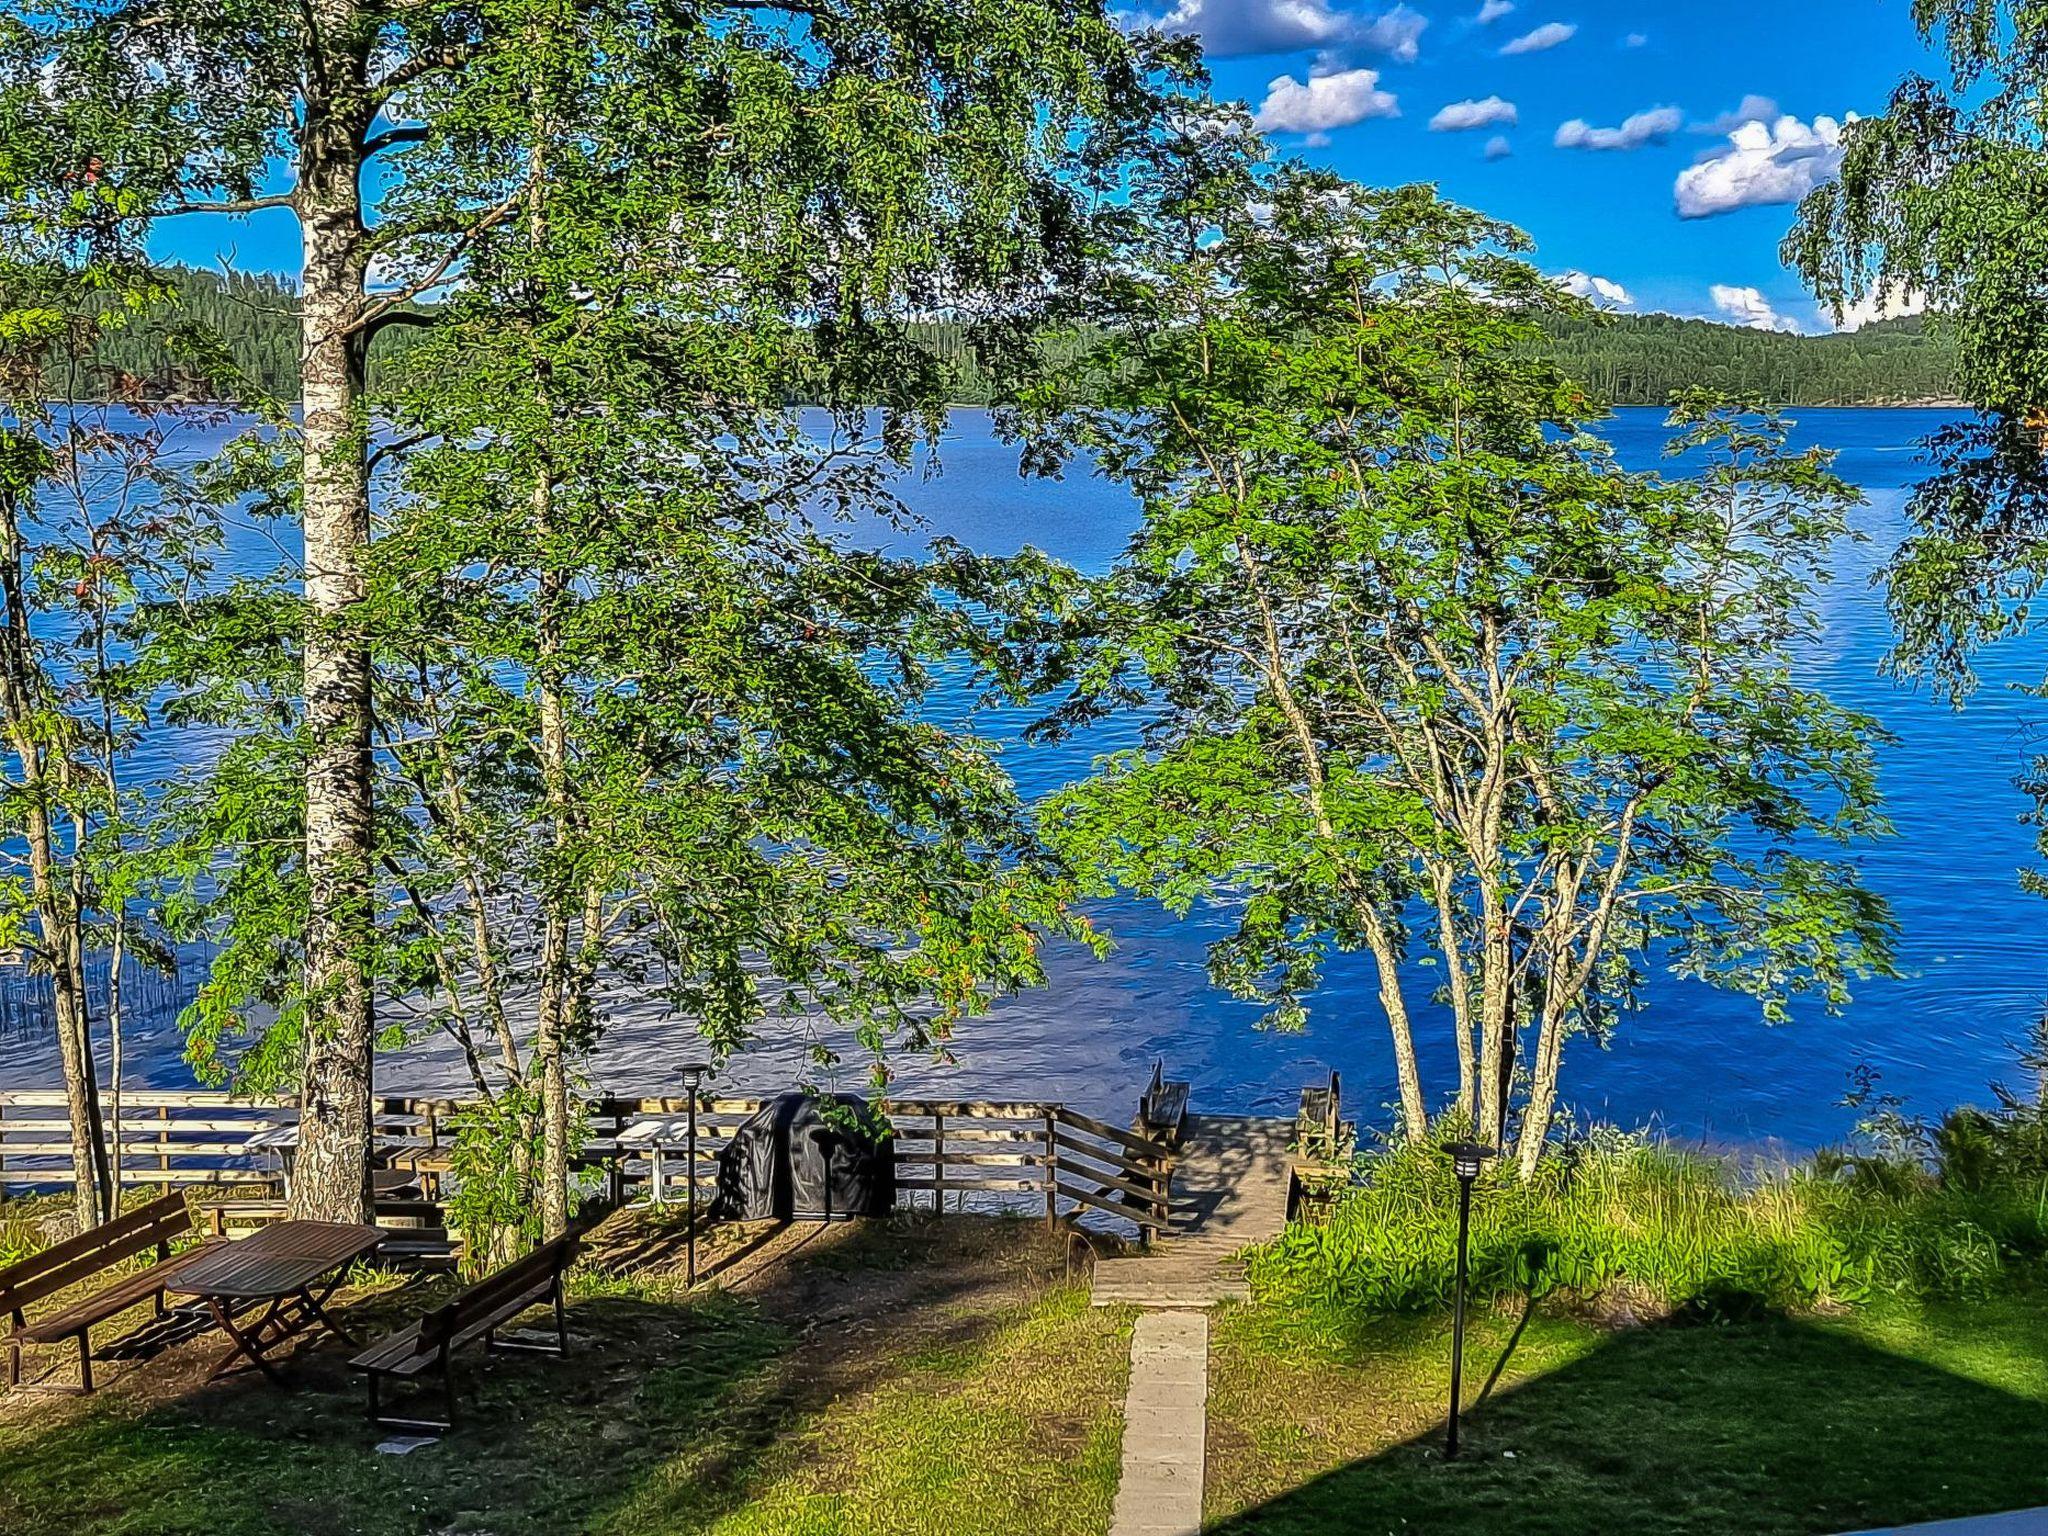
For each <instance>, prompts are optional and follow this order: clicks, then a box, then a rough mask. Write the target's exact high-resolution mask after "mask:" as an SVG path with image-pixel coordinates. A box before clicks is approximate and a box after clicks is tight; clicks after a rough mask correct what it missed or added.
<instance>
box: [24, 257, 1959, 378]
mask: <svg viewBox="0 0 2048 1536" xmlns="http://www.w3.org/2000/svg"><path fill="white" fill-rule="evenodd" d="M165 277H166V280H167V281H168V283H169V284H170V286H171V287H173V288H174V289H175V290H176V295H177V296H176V299H175V301H174V302H170V303H166V304H165V305H163V306H161V307H160V308H159V309H157V310H155V311H153V312H151V313H150V314H149V315H147V316H145V317H144V318H143V319H142V320H140V321H139V322H138V323H136V324H133V325H131V326H129V327H127V328H124V329H121V330H114V331H109V332H108V333H106V335H105V336H104V337H103V338H102V340H101V343H100V347H99V350H98V352H97V354H96V355H95V357H94V359H93V361H94V364H95V367H94V369H93V370H92V372H91V374H90V375H89V376H88V377H87V378H86V379H85V382H84V385H83V387H77V386H76V385H75V384H73V383H72V382H71V381H68V380H65V379H56V378H53V379H52V381H51V393H52V394H53V396H55V397H57V398H60V399H62V398H78V399H93V400H105V399H121V398H129V397H134V396H141V397H145V398H150V399H218V398H222V397H223V396H224V395H225V396H227V397H228V398H232V399H235V400H238V401H240V402H243V403H254V402H256V401H259V400H292V399H296V398H297V396H298V393H299V375H298V333H297V326H298V319H297V310H296V306H297V302H298V301H297V296H296V294H295V292H294V291H293V289H292V287H291V285H290V284H289V283H288V282H286V281H285V280H283V279H280V278H277V277H274V276H270V275H267V274H251V273H240V272H231V273H225V274H223V273H214V272H206V271H199V270H196V269H192V268H173V269H170V270H169V271H168V272H166V273H165ZM1544 329H1545V331H1546V333H1547V334H1548V337H1549V344H1550V353H1551V356H1552V358H1553V360H1554V361H1555V362H1556V363H1557V364H1558V365H1559V366H1560V367H1561V368H1562V369H1563V370H1564V372H1565V373H1566V374H1568V375H1569V376H1571V377H1572V378H1575V379H1578V380H1579V381H1580V382H1582V383H1583V384H1585V385H1586V387H1587V388H1588V389H1589V390H1591V391H1592V393H1593V395H1594V396H1595V397H1596V398H1597V399H1599V400H1601V401H1603V402H1605V403H1607V404H1610V405H1648V406H1663V405H1667V404H1669V403H1670V402H1671V401H1672V400H1673V399H1674V398H1675V397H1676V396H1678V395H1679V394H1681V393H1683V392H1684V391H1685V390H1688V389H1711V390H1714V391H1717V392H1720V393H1724V394H1729V395H1733V396H1739V397H1745V398H1757V399H1764V400H1769V401H1773V402H1775V403H1778V404H1783V405H1805V406H1816V405H1824V406H1897V405H1929V404H1945V403H1947V402H1949V401H1951V400H1953V399H1954V398H1955V394H1956V390H1955V373H1954V354H1953V350H1952V348H1951V347H1950V345H1949V344H1948V342H1947V341H1946V340H1945V339H1944V338H1943V337H1942V336H1941V335H1940V333H1939V332H1938V330H1936V329H1935V328H1932V327H1930V326H1928V325H1927V324H1926V323H1925V322H1924V321H1922V320H1919V319H1908V320H1892V321H1884V322H1881V323H1879V324H1876V325H1870V326H1866V327H1864V328H1863V329H1862V330H1860V331H1850V332H1842V333H1838V334H1835V335H1828V336H1794V335H1787V334H1785V333H1782V332H1773V331H1758V330H1750V329H1745V328H1742V327H1739V326H1732V325H1721V324H1717V323H1716V322H1714V321H1711V320H1683V319H1679V318H1678V317H1676V316H1673V315H1607V316H1601V317H1598V318H1595V319H1553V320H1551V321H1549V322H1548V323H1547V324H1546V325H1545V327H1544ZM911 333H912V338H913V339H914V340H915V341H916V342H917V343H918V344H919V345H920V346H922V347H923V348H925V349H926V350H927V351H928V352H929V353H930V354H931V355H932V356H933V357H934V358H935V359H936V360H937V361H938V363H939V365H940V370H941V376H942V377H943V378H944V379H945V380H946V382H947V393H948V395H949V396H950V397H951V399H952V400H953V401H954V403H955V404H958V405H988V404H990V403H992V401H993V398H994V394H995V390H994V387H993V384H992V381H991V380H990V378H989V376H988V374H987V373H986V372H985V371H984V370H983V369H982V368H981V367H980V366H979V364H978V363H977V361H976V357H975V351H974V346H973V343H972V340H971V338H970V337H969V334H968V332H967V330H966V328H965V327H963V326H960V325H956V324H950V323H932V324H927V325H917V326H913V327H911ZM417 342H418V333H417V332H416V331H414V330H410V329H403V328H397V329H393V330H391V331H387V332H386V333H385V334H384V335H383V336H382V337H381V338H380V340H379V343H378V345H377V347H376V348H375V349H374V350H373V352H372V354H371V359H370V367H371V373H372V376H373V379H375V380H378V381H379V382H383V383H390V382H394V380H393V379H392V378H380V377H379V376H382V375H387V374H391V373H392V372H393V371H394V370H397V369H399V368H400V367H401V366H402V364H401V363H400V359H402V358H404V357H405V356H406V355H407V354H408V352H410V351H411V349H412V347H413V346H415V345H417ZM1063 344H1064V345H1065V348H1066V350H1073V347H1072V344H1071V342H1069V341H1065V339H1064V338H1063V339H1062V341H1060V342H1054V343H1051V344H1050V347H1051V348H1054V349H1057V348H1060V347H1061V346H1062V345H1063ZM223 376H225V377H228V378H231V379H238V380H240V381H242V384H243V387H242V388H240V389H238V390H233V391H229V390H226V389H224V388H223V387H222V386H221V385H220V383H219V382H218V380H220V379H221V378H222V377H223ZM814 398H815V397H814V396H813V394H812V393H811V392H799V394H798V398H796V399H794V400H792V402H791V403H793V404H809V403H813V401H814Z"/></svg>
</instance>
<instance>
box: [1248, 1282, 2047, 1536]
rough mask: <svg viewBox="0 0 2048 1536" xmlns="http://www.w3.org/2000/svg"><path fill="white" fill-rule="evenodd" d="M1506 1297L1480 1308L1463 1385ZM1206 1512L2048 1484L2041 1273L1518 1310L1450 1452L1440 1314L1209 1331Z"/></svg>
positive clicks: (1917, 1491)
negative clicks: (2022, 1286)
mask: <svg viewBox="0 0 2048 1536" xmlns="http://www.w3.org/2000/svg"><path fill="white" fill-rule="evenodd" d="M1515 1321H1516V1320H1515V1318H1513V1317H1500V1316H1493V1315H1486V1316H1482V1317H1480V1318H1479V1319H1477V1320H1476V1323H1475V1326H1474V1327H1473V1328H1472V1330H1471V1334H1470V1342H1469V1351H1470V1352H1469V1353H1468V1355H1467V1357H1466V1358H1467V1367H1466V1369H1467V1375H1466V1381H1467V1390H1468V1393H1469V1394H1471V1396H1468V1399H1467V1401H1468V1402H1470V1401H1472V1398H1473V1397H1476V1396H1477V1394H1478V1393H1479V1392H1480V1390H1481V1388H1482V1386H1483V1385H1484V1384H1485V1382H1486V1379H1487V1377H1488V1375H1489V1374H1490V1373H1491V1372H1492V1371H1493V1369H1494V1366H1495V1364H1496V1362H1498V1361H1499V1360H1500V1359H1501V1357H1502V1355H1503V1353H1504V1352H1506V1351H1507V1350H1508V1346H1509V1342H1510V1339H1511V1337H1512V1335H1513V1333H1514V1324H1515ZM1211 1337H1212V1346H1211V1350H1212V1353H1211V1361H1210V1369H1211V1381H1210V1392H1211V1396H1210V1421H1209V1448H1208V1454H1209V1481H1208V1492H1207V1506H1208V1508H1207V1513H1208V1517H1209V1522H1210V1523H1209V1527H1208V1528H1209V1529H1210V1531H1212V1532H1215V1533H1229V1536H1251V1533H1254V1532H1257V1533H1261V1536H1265V1533H1280V1532H1303V1533H1306V1532H1318V1533H1320V1532H1328V1531H1339V1530H1341V1531H1345V1532H1355V1533H1361V1536H1376V1533H1380V1532H1389V1533H1391V1532H1407V1533H1415V1532H1427V1533H1428V1536H1460V1533H1472V1536H1479V1533H1487V1536H1498V1533H1501V1532H1514V1533H1516V1536H1553V1533H1554V1536H1567V1533H1569V1536H1585V1533H1589V1532H1610V1531H1612V1532H1622V1531H1626V1532H1629V1533H1631V1536H1643V1533H1660V1532H1668V1533H1687V1536H1693V1533H1697V1536H1707V1533H1715V1536H1732V1533H1738V1532H1739V1533H1744V1536H1769V1533H1787V1536H1789V1533H1821V1532H1834V1531H1844V1530H1856V1529H1861V1528H1865V1527H1870V1526H1883V1525H1891V1524H1895V1523H1900V1522H1905V1521H1910V1520H1924V1519H1933V1518H1937V1517H1945V1516H1953V1515H1963V1514H1975V1513H1982V1512H1986V1511H1991V1510H1998V1509H2010V1508H2016V1507H2021V1506H2026V1505H2033V1504H2044V1503H2048V1296H2042V1295H2019V1296H2007V1297H2004V1298H2001V1299H1998V1300H1993V1301H1987V1302H1973V1303H1969V1304H1960V1303H1958V1304H1943V1305H1936V1306H1925V1307H1920V1306H1911V1307H1909V1306H1903V1305H1887V1306H1885V1307H1882V1308H1873V1309H1871V1310H1868V1311H1863V1312H1858V1313H1855V1314H1851V1315H1847V1316H1841V1317H1835V1318H1829V1319H1812V1318H1801V1319H1790V1318H1762V1319H1758V1320H1755V1321H1747V1322H1740V1323H1725V1324H1707V1323H1690V1324H1687V1323H1666V1324H1659V1325H1655V1326H1644V1327H1636V1328H1630V1329H1626V1330H1621V1331H1615V1330H1611V1329H1602V1328H1596V1327H1593V1326H1589V1325H1588V1324H1585V1323H1583V1322H1578V1321H1573V1320H1570V1319H1566V1318H1560V1317H1546V1316H1542V1315H1538V1316H1536V1317H1535V1318H1533V1319H1532V1320H1531V1321H1530V1323H1529V1325H1528V1327H1527V1329H1526V1330H1525V1331H1524V1332H1523V1334H1522V1336H1521V1338H1520V1339H1519V1341H1517V1342H1516V1343H1515V1346H1514V1348H1513V1350H1512V1353H1510V1354H1508V1357H1507V1364H1506V1367H1505V1369H1504V1371H1503V1372H1502V1374H1501V1378H1500V1381H1499V1384H1498V1385H1497V1386H1496V1387H1495V1389H1494V1391H1493V1393H1492V1395H1491V1397H1490V1398H1489V1399H1488V1400H1487V1401H1486V1402H1484V1403H1483V1404H1482V1405H1480V1406H1479V1407H1478V1408H1477V1409H1476V1410H1474V1411H1471V1412H1470V1413H1469V1414H1468V1417H1467V1420H1466V1437H1465V1439H1466V1453H1465V1455H1464V1456H1463V1457H1461V1459H1460V1460H1459V1461H1458V1462H1456V1463H1453V1464H1446V1463H1445V1461H1444V1460H1443V1457H1442V1418H1443V1405H1444V1401H1445V1396H1446V1393H1447V1391H1448V1384H1449V1366H1448V1353H1449V1337H1450V1327H1449V1322H1448V1320H1447V1319H1445V1318H1443V1317H1440V1316H1432V1317H1429V1318H1414V1317H1381V1318H1374V1319H1371V1320H1364V1321H1358V1320H1347V1319H1343V1318H1340V1317H1336V1316H1333V1315H1329V1314H1324V1315H1315V1314H1310V1315H1306V1316H1291V1315H1287V1314H1283V1313H1280V1312H1279V1311H1278V1310H1277V1309H1272V1308H1267V1307H1261V1306H1248V1307H1241V1308H1234V1309H1231V1310H1229V1311H1226V1312H1224V1313H1222V1314H1220V1315H1219V1316H1218V1318H1217V1320H1216V1324H1215V1326H1214V1328H1213V1330H1212V1335H1211Z"/></svg>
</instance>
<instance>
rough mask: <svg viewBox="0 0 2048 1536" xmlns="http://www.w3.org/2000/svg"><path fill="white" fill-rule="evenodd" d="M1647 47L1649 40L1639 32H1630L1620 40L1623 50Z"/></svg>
mask: <svg viewBox="0 0 2048 1536" xmlns="http://www.w3.org/2000/svg"><path fill="white" fill-rule="evenodd" d="M1649 45H1650V39H1649V38H1648V37H1647V36H1645V35H1644V34H1643V33H1641V32H1631V33H1629V35H1628V36H1627V37H1624V38H1623V39H1622V40H1621V46H1622V47H1624V48H1647V47H1649Z"/></svg>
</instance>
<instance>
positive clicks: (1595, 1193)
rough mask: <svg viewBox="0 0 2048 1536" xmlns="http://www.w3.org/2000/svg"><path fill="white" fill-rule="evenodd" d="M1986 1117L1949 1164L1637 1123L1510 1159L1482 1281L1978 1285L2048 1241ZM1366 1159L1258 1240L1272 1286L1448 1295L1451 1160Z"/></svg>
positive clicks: (1755, 1300)
mask: <svg viewBox="0 0 2048 1536" xmlns="http://www.w3.org/2000/svg"><path fill="white" fill-rule="evenodd" d="M1985 1118H1988V1119H1994V1120H1995V1119H1997V1118H1998V1117H1985ZM1951 1119H1952V1120H1953V1119H1954V1117H1951ZM1983 1132H1984V1127H1983V1126H1982V1125H1975V1124H1973V1125H1972V1126H1970V1127H1968V1128H1967V1129H1966V1130H1965V1131H1964V1132H1963V1133H1961V1134H1959V1135H1958V1136H1957V1137H1956V1138H1955V1145H1956V1146H1957V1148H1958V1149H1959V1156H1958V1158H1957V1165H1956V1168H1955V1172H1954V1175H1953V1176H1952V1177H1951V1176H1949V1175H1947V1174H1946V1172H1945V1171H1944V1169H1943V1168H1942V1166H1941V1165H1940V1163H1939V1161H1938V1160H1937V1161H1936V1162H1934V1163H1933V1164H1932V1165H1931V1166H1924V1167H1918V1168H1906V1167H1903V1166H1902V1165H1899V1164H1896V1163H1887V1162H1876V1163H1873V1162H1870V1161H1869V1160H1858V1159H1852V1158H1846V1157H1836V1158H1832V1159H1823V1160H1816V1161H1815V1162H1814V1163H1812V1164H1809V1165H1806V1166H1803V1167H1797V1168H1775V1169H1756V1168H1749V1169H1745V1168H1742V1167H1740V1166H1738V1165H1737V1164H1735V1163H1733V1162H1731V1161H1728V1160H1724V1159H1717V1158H1712V1157H1707V1156H1703V1155H1700V1154H1696V1153H1691V1152H1686V1151H1681V1150H1678V1149H1676V1148H1673V1147H1670V1146H1667V1145H1660V1144H1658V1143H1654V1142H1650V1141H1647V1140H1643V1139H1639V1138H1634V1139H1631V1138H1618V1137H1614V1136H1611V1135H1610V1136H1608V1137H1606V1138H1604V1139H1601V1140H1597V1141H1584V1142H1579V1143H1576V1144H1573V1145H1570V1146H1567V1147H1563V1148H1560V1149H1559V1150H1558V1151H1556V1152H1555V1153H1553V1154H1552V1155H1551V1156H1549V1157H1548V1158H1546V1159H1545V1161H1544V1162H1543V1163H1542V1165H1541V1166H1540V1167H1539V1169H1538V1172H1537V1174H1536V1176H1535V1177H1534V1178H1533V1179H1531V1180H1530V1181H1529V1182H1528V1183H1527V1184H1523V1183H1520V1182H1517V1181H1516V1180H1515V1179H1514V1178H1513V1176H1512V1175H1511V1174H1508V1173H1505V1172H1497V1173H1496V1174H1494V1175H1493V1176H1491V1177H1489V1178H1488V1179H1486V1180H1484V1181H1482V1183H1481V1184H1480V1185H1479V1187H1478V1188H1477V1190H1476V1191H1475V1193H1474V1199H1473V1212H1472V1256H1471V1257H1472V1284H1473V1288H1474V1293H1475V1294H1476V1295H1478V1296H1479V1297H1481V1298H1492V1299H1507V1298H1511V1297H1515V1296H1528V1295H1533V1296H1538V1297H1541V1296H1546V1295H1550V1294H1552V1293H1557V1292H1563V1293H1568V1294H1570V1295H1572V1296H1575V1297H1578V1298H1582V1299H1591V1298H1599V1297H1613V1298H1620V1299H1625V1300H1628V1301H1629V1302H1631V1303H1635V1304H1648V1305H1651V1306H1657V1307H1662V1308H1666V1309H1670V1310H1674V1311H1695V1312H1700V1313H1705V1314H1710V1315H1727V1314H1730V1313H1735V1312H1740V1311H1744V1310H1750V1309H1754V1308H1756V1307H1771V1308H1794V1309H1798V1308H1810V1307H1815V1306H1824V1305H1853V1304H1855V1303H1858V1302H1862V1301H1864V1300H1867V1299H1869V1298H1871V1297H1873V1296H1876V1295H1918V1296H1966V1295H1976V1294H1982V1293H1983V1292H1984V1291H1986V1290H1988V1289H1990V1288H1992V1287H1994V1286H1996V1285H1999V1284H2002V1283H2006V1282H2009V1281H2011V1280H2012V1279H2014V1278H2016V1277H2017V1276H2020V1275H2022V1274H2025V1273H2026V1272H2027V1271H2029V1270H2030V1269H2032V1268H2033V1267H2034V1266H2035V1265H2037V1264H2038V1262H2039V1261H2040V1259H2041V1258H2042V1256H2043V1255H2044V1254H2048V1174H2044V1173H2043V1172H2042V1171H2040V1170H2039V1169H2038V1168H2037V1167H2035V1166H2034V1165H2032V1163H2031V1161H2030V1160H2024V1159H2023V1160H2021V1161H2020V1162H2019V1163H2018V1164H2017V1165H2015V1164H2014V1163H2013V1162H2010V1161H2008V1160H2004V1159H2002V1158H2000V1157H1999V1156H1998V1155H1996V1154H1995V1153H1988V1152H1987V1151H1986V1147H1987V1145H1988V1144H1990V1143H1992V1142H1997V1141H1998V1139H1999V1138H1997V1137H1991V1138H1987V1137H1986V1135H1985V1134H1983ZM1360 1173H1361V1176H1362V1177H1363V1180H1364V1186H1363V1187H1362V1188H1359V1189H1357V1190H1355V1191H1353V1192H1352V1193H1351V1194H1350V1195H1348V1196H1347V1197H1346V1198H1345V1199H1344V1200H1343V1201H1342V1202H1340V1203H1339V1205H1338V1206H1337V1208H1336V1210H1335V1211H1334V1213H1333V1214H1332V1217H1331V1220H1330V1222H1329V1224H1328V1225H1327V1226H1325V1227H1306V1226H1298V1227H1294V1228H1291V1229H1290V1230H1289V1231H1288V1232H1287V1233H1286V1234H1285V1235H1284V1236H1283V1237H1282V1238H1280V1239H1279V1240H1278V1241H1277V1242H1275V1243H1273V1244H1272V1245H1270V1246H1268V1247H1266V1248H1264V1249H1261V1250H1260V1251H1258V1252H1257V1253H1256V1254H1255V1255H1254V1257H1253V1259H1252V1266H1251V1274H1252V1282H1253V1285H1254V1288H1255V1290H1256V1291H1257V1292H1258V1293H1259V1294H1260V1295H1261V1296H1264V1297H1270V1298H1274V1299H1281V1300H1293V1301H1297V1302H1301V1303H1324V1304H1336V1305H1340V1306H1344V1307H1350V1308H1363V1309H1367V1310H1374V1311H1412V1310H1419V1309H1425V1308H1433V1307H1437V1306H1440V1305H1442V1304H1444V1303H1445V1302H1446V1301H1448V1299H1449V1297H1450V1294H1451V1288H1452V1284H1453V1278H1454V1273H1455V1264H1456V1237H1457V1183H1456V1181H1455V1180H1454V1179H1453V1178H1452V1176H1451V1173H1450V1168H1449V1164H1448V1160H1447V1159H1445V1158H1444V1157H1443V1156H1442V1154H1441V1153H1439V1152H1438V1151H1437V1150H1436V1149H1435V1148H1434V1147H1428V1146H1416V1145H1410V1146H1405V1147H1397V1148H1395V1149H1393V1150H1391V1151H1388V1152H1384V1153H1380V1154H1376V1155H1373V1156H1370V1157H1368V1158H1365V1159H1363V1160H1362V1161H1361V1165H1360Z"/></svg>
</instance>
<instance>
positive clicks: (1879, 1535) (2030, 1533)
mask: <svg viewBox="0 0 2048 1536" xmlns="http://www.w3.org/2000/svg"><path fill="white" fill-rule="evenodd" d="M1860 1536H2048V1509H2017V1510H2014V1511H2013V1512H2012V1513H2011V1514H2005V1515H1974V1516H1972V1517H1971V1518H1969V1519H1967V1520H1938V1521H1936V1522H1935V1523H1934V1524H1932V1525H1902V1526H1896V1527H1894V1528H1892V1529H1890V1530H1884V1531H1864V1532H1861V1533H1860Z"/></svg>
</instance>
